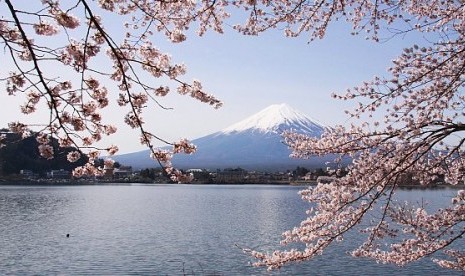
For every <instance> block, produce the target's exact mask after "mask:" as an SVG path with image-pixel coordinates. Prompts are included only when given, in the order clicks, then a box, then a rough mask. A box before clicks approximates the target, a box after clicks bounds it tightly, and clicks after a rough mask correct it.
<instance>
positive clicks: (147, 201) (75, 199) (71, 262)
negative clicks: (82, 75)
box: [0, 184, 463, 275]
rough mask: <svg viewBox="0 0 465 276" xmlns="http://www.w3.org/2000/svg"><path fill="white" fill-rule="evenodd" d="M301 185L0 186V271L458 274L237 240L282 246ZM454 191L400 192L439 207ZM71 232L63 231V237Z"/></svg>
mask: <svg viewBox="0 0 465 276" xmlns="http://www.w3.org/2000/svg"><path fill="white" fill-rule="evenodd" d="M302 188H303V187H295V186H266V185H230V186H229V185H138V184H132V185H95V186H94V185H89V186H13V185H5V186H0V219H1V223H0V233H1V235H0V275H32V274H34V275H54V274H60V275H273V274H275V275H393V274H397V275H424V274H428V275H439V274H440V275H463V273H459V272H456V271H450V270H444V269H441V268H439V267H438V266H437V265H435V264H433V263H432V262H429V261H420V262H417V263H413V264H410V265H408V266H406V267H404V268H398V267H396V266H392V265H382V264H376V262H374V261H371V260H364V259H354V258H352V257H349V256H347V254H346V252H347V251H348V250H349V249H351V248H354V246H355V245H354V244H350V242H348V240H347V239H346V242H344V243H340V244H337V246H333V247H332V248H330V249H329V250H328V251H327V252H325V253H324V254H323V256H319V257H317V258H315V259H314V260H312V261H308V262H304V263H298V264H291V265H288V266H285V267H284V268H282V269H281V270H278V271H274V272H271V273H270V272H267V271H266V268H256V267H252V266H251V265H250V262H251V261H253V259H251V258H250V257H249V256H247V255H246V254H244V253H243V252H242V251H241V250H240V249H239V248H238V247H237V246H236V244H237V245H239V246H242V247H249V248H254V249H261V250H272V249H277V248H279V241H280V238H281V236H280V234H281V233H282V232H283V231H285V230H287V229H290V228H292V227H293V226H296V225H298V224H299V222H300V221H301V220H302V219H303V218H304V217H305V210H306V209H307V208H308V206H309V205H308V203H306V202H304V201H302V200H301V199H300V196H299V195H298V194H297V193H298V191H299V190H301V189H302ZM454 193H456V191H455V190H447V189H443V190H403V191H400V195H401V196H402V197H403V198H405V199H408V198H411V199H418V200H419V201H421V199H422V198H423V199H426V200H430V201H435V202H436V203H435V204H443V203H444V202H448V201H449V200H450V195H451V194H454ZM67 234H69V238H67V237H66V235H67Z"/></svg>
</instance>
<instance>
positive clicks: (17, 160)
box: [0, 129, 87, 176]
mask: <svg viewBox="0 0 465 276" xmlns="http://www.w3.org/2000/svg"><path fill="white" fill-rule="evenodd" d="M0 133H1V134H5V135H6V139H5V140H4V144H5V146H3V147H2V148H0V176H1V175H4V176H5V175H11V174H19V173H20V171H21V170H31V171H32V172H34V173H35V174H38V175H39V176H44V175H45V174H46V173H47V172H48V171H50V170H60V169H64V170H68V171H71V170H72V169H73V168H75V167H77V166H81V165H83V164H85V163H86V161H87V159H86V158H85V157H81V159H80V160H78V161H77V162H75V163H70V162H68V160H67V159H66V155H67V154H68V153H69V152H71V151H73V150H76V149H75V148H72V147H70V148H59V147H58V141H57V140H56V139H52V145H53V148H54V152H55V158H53V159H50V160H47V159H45V158H43V157H41V156H40V154H39V150H38V142H37V141H36V136H35V135H32V136H30V137H28V138H25V139H21V137H20V136H19V135H18V134H15V133H11V132H8V131H7V130H5V129H2V130H0Z"/></svg>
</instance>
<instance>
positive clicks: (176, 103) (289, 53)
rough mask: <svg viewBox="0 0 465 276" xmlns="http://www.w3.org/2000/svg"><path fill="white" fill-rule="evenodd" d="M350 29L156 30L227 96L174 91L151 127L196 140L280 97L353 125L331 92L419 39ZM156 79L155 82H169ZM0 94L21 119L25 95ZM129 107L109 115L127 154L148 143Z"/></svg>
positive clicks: (324, 118) (211, 88)
mask: <svg viewBox="0 0 465 276" xmlns="http://www.w3.org/2000/svg"><path fill="white" fill-rule="evenodd" d="M104 22H105V21H104ZM114 23H116V22H114ZM118 23H119V22H118ZM108 25H109V24H108V23H107V26H108ZM110 25H113V22H112V24H110ZM350 32H351V26H350V25H348V24H345V23H337V24H336V25H334V24H333V25H332V26H331V27H330V29H329V31H328V33H327V36H326V37H325V38H324V39H323V40H318V41H314V42H312V43H310V44H308V43H307V41H308V36H306V35H305V34H304V35H303V36H301V37H299V38H286V37H285V36H284V35H283V33H282V32H281V31H280V30H272V31H269V32H267V33H265V34H262V35H260V36H254V37H250V36H243V35H240V34H238V33H236V32H235V31H233V30H232V28H230V27H226V28H225V34H223V35H220V34H216V33H213V32H208V33H207V34H206V35H205V36H204V37H201V38H199V37H197V36H195V35H189V36H188V39H187V41H185V42H184V43H181V44H172V43H170V42H168V41H167V39H166V38H165V37H163V36H161V35H157V36H156V37H155V38H154V44H155V45H157V46H158V47H159V48H160V49H161V50H163V51H166V52H169V53H171V54H172V57H173V60H174V61H177V62H183V63H185V64H186V65H187V67H188V74H187V76H185V80H191V79H192V78H196V79H199V80H201V81H202V83H203V85H204V88H205V90H206V91H208V92H210V93H212V94H214V95H216V96H217V97H218V98H219V99H221V100H222V101H223V102H224V106H223V107H222V108H220V109H218V110H215V109H213V108H212V107H210V106H208V105H206V104H202V103H200V102H197V101H195V100H193V99H191V98H190V97H187V96H180V95H177V94H176V93H175V92H174V91H173V93H172V94H170V95H168V96H167V97H166V98H161V99H160V103H162V104H164V105H165V106H167V107H173V108H174V110H171V111H165V110H160V109H157V108H156V107H155V106H154V107H153V109H152V110H150V111H146V112H145V114H144V117H145V118H146V121H147V126H148V129H149V130H151V131H153V132H154V133H156V134H157V135H159V136H161V137H163V138H165V139H167V140H170V141H173V140H178V139H180V138H188V139H195V138H198V137H201V136H204V135H207V134H210V133H213V132H215V131H218V130H221V129H223V128H226V127H228V126H229V125H231V124H233V123H236V122H237V121H239V120H242V119H244V118H246V117H248V116H250V115H252V114H254V113H256V112H258V111H260V110H261V109H263V108H265V107H267V106H269V105H271V104H276V103H287V104H289V105H290V106H292V107H294V108H295V109H298V110H300V111H302V112H304V113H305V114H307V115H308V116H310V117H313V118H315V119H317V120H318V121H320V122H322V123H324V124H327V125H334V124H346V123H347V116H346V115H345V114H344V110H345V109H349V108H350V107H351V106H353V105H354V103H353V102H342V101H338V100H334V99H332V98H331V97H330V95H331V93H333V92H336V93H337V92H339V93H342V92H344V91H345V90H346V89H347V88H351V87H353V86H356V85H358V84H360V83H361V82H362V81H364V80H370V79H372V77H373V76H374V75H383V74H385V73H386V69H387V68H388V67H389V66H390V65H391V60H392V59H393V58H395V57H396V56H397V55H398V54H400V53H401V50H402V48H404V47H407V46H411V44H413V43H414V40H406V38H400V37H397V38H394V39H392V40H389V41H388V42H385V43H374V42H372V41H368V40H365V38H364V37H363V36H351V35H350ZM0 70H2V71H3V72H4V70H7V68H5V67H3V68H2V69H0ZM2 74H4V73H2ZM151 81H152V80H150V82H151ZM153 81H154V82H155V83H156V84H155V85H154V86H157V85H158V83H160V84H164V83H162V82H160V81H159V80H156V79H155V80H153ZM173 90H174V89H173ZM0 100H1V101H2V107H4V108H5V109H6V110H5V111H6V112H5V114H7V115H5V116H4V117H3V119H2V121H3V122H2V125H6V123H7V122H9V121H11V120H17V118H18V113H19V111H16V110H18V108H17V105H18V103H20V102H22V100H20V99H15V98H12V97H6V96H5V95H4V93H2V94H1V96H0ZM125 112H126V111H124V112H123V111H118V110H117V109H111V110H109V112H108V114H109V116H110V117H109V120H110V121H111V122H112V123H114V124H116V125H117V126H118V127H119V129H120V132H119V133H117V134H116V135H114V136H112V137H111V138H110V139H109V142H110V143H115V144H118V145H119V147H120V153H126V152H132V151H137V150H143V149H144V147H143V146H141V145H139V144H138V138H137V137H138V133H137V132H136V131H134V130H131V129H129V128H128V127H125V126H124V124H123V118H124V114H125ZM2 113H3V112H2ZM115 115H116V116H115Z"/></svg>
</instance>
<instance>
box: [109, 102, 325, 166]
mask: <svg viewBox="0 0 465 276" xmlns="http://www.w3.org/2000/svg"><path fill="white" fill-rule="evenodd" d="M325 128H326V126H324V125H323V124H321V123H318V122H317V121H315V120H313V119H311V118H309V117H307V116H306V115H305V114H303V113H301V112H299V111H297V110H295V109H293V108H291V107H290V106H289V105H287V104H277V105H271V106H269V107H267V108H265V109H263V110H262V111H260V112H258V113H256V114H255V115H252V116H250V117H248V118H246V119H244V120H242V121H240V122H238V123H236V124H233V125H231V126H229V127H227V128H225V129H223V130H221V131H218V132H215V133H212V134H210V135H207V136H204V137H201V138H198V139H195V140H193V141H192V143H194V144H195V145H196V146H197V152H196V153H195V154H192V155H183V154H177V155H175V156H174V157H173V160H172V161H173V165H174V166H175V167H177V168H181V169H188V168H202V169H203V168H206V169H213V170H214V169H224V168H237V167H241V168H244V169H247V170H262V171H277V170H286V169H294V168H296V167H297V166H306V167H314V168H315V167H324V164H325V162H326V161H329V160H331V159H332V158H330V157H327V158H321V157H318V158H311V159H305V160H304V159H292V158H290V157H289V155H290V153H291V150H290V149H289V148H288V147H287V146H286V145H285V144H284V143H283V137H282V136H281V134H282V133H283V131H285V130H290V129H292V130H294V131H296V132H299V133H303V134H307V135H309V136H313V137H319V136H321V134H322V133H323V131H324V129H325ZM114 159H115V160H116V161H118V162H120V163H121V164H124V165H129V166H132V167H133V168H150V167H154V166H156V165H155V164H156V163H155V162H154V161H153V160H152V159H150V157H149V152H148V150H145V151H139V152H134V153H129V154H124V155H119V156H115V158H114Z"/></svg>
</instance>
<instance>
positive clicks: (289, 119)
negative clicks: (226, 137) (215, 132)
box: [220, 104, 325, 136]
mask: <svg viewBox="0 0 465 276" xmlns="http://www.w3.org/2000/svg"><path fill="white" fill-rule="evenodd" d="M324 128H325V126H324V125H322V124H320V123H318V122H316V121H315V120H313V119H311V118H309V117H307V116H306V115H305V114H303V113H301V112H299V111H297V110H295V109H293V108H292V107H290V106H289V105H287V104H275V105H271V106H269V107H267V108H265V109H263V110H262V111H260V112H258V113H256V114H255V115H252V116H250V117H248V118H246V119H244V120H242V121H240V122H238V123H236V124H233V125H231V126H229V127H227V128H225V129H223V130H222V131H221V132H220V133H223V134H231V133H237V132H244V131H258V132H262V133H266V132H278V133H280V132H282V131H283V130H287V129H295V130H296V131H299V132H304V133H307V134H310V135H315V136H319V135H320V134H321V132H322V130H323V129H324Z"/></svg>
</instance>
